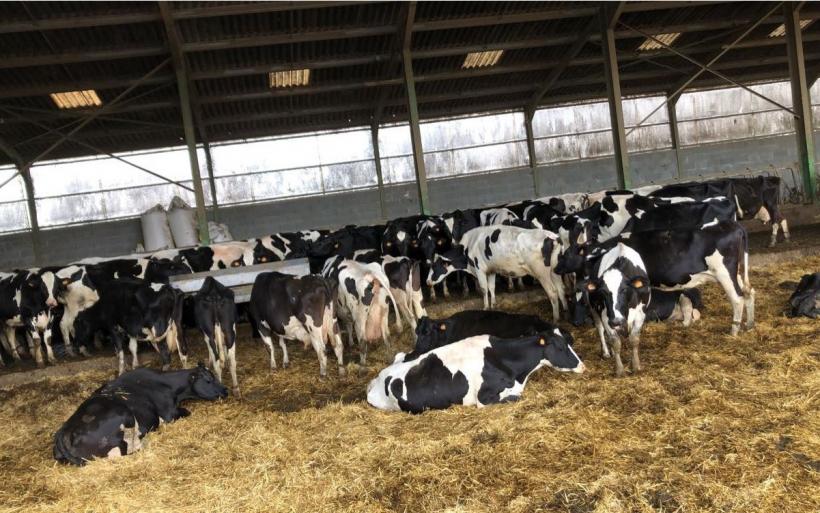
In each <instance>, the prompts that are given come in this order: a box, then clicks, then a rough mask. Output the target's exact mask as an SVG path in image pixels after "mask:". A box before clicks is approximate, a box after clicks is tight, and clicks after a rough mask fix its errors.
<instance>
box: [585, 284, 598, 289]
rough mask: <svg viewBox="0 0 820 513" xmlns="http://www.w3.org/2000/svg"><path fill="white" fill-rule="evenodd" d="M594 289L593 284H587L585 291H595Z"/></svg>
mask: <svg viewBox="0 0 820 513" xmlns="http://www.w3.org/2000/svg"><path fill="white" fill-rule="evenodd" d="M596 288H598V287H596V286H595V284H594V283H587V290H595V289H596Z"/></svg>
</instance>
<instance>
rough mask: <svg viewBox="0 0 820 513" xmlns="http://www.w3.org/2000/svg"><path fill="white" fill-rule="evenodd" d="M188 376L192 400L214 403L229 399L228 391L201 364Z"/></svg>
mask: <svg viewBox="0 0 820 513" xmlns="http://www.w3.org/2000/svg"><path fill="white" fill-rule="evenodd" d="M189 372H190V374H189V375H188V388H189V393H190V394H191V395H190V397H191V398H198V399H205V400H206V401H214V400H216V399H224V398H225V397H228V389H227V387H225V386H224V385H223V384H222V383H220V382H219V381H218V380H217V379H216V378H215V377H214V375H213V373H211V371H210V370H208V369H206V368H205V366H204V365H203V364H202V362H200V363H199V364H198V365H197V366H196V368H195V369H191V370H190V371H189Z"/></svg>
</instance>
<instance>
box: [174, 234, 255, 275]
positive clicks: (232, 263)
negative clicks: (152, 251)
mask: <svg viewBox="0 0 820 513" xmlns="http://www.w3.org/2000/svg"><path fill="white" fill-rule="evenodd" d="M255 246H256V244H255V243H252V242H246V241H234V242H224V243H221V244H214V245H212V246H197V247H195V248H186V249H181V250H179V255H180V256H181V257H182V258H183V259H184V260H185V263H187V264H188V266H189V267H190V268H191V270H192V271H193V272H195V273H199V272H203V271H216V270H219V269H227V268H229V267H242V266H245V265H253V263H254V248H255Z"/></svg>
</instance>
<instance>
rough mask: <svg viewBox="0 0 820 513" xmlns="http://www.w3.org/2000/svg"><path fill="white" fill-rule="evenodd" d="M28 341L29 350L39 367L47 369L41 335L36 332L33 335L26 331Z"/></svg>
mask: <svg viewBox="0 0 820 513" xmlns="http://www.w3.org/2000/svg"><path fill="white" fill-rule="evenodd" d="M26 339H27V340H28V348H29V352H31V355H32V356H33V357H34V361H35V362H37V367H45V366H46V364H45V363H44V362H43V348H42V345H41V343H40V335H39V334H37V332H36V331H35V332H34V333H33V334H32V333H31V332H30V331H28V330H26Z"/></svg>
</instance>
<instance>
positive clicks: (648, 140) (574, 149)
mask: <svg viewBox="0 0 820 513" xmlns="http://www.w3.org/2000/svg"><path fill="white" fill-rule="evenodd" d="M663 101H664V98H663V97H660V96H652V97H642V98H628V99H625V100H623V102H622V103H623V111H624V124H625V125H626V131H627V132H628V133H629V132H630V130H631V129H632V128H633V127H635V125H637V124H638V123H639V122H641V121H643V120H644V118H646V117H647V116H649V114H650V113H651V112H652V111H653V110H654V109H655V108H656V107H657V106H658V105H660V104H661V103H663ZM532 128H533V136H534V138H535V153H536V157H537V160H538V162H539V163H554V162H563V161H567V160H578V159H585V158H596V157H605V156H608V155H612V154H613V153H614V151H615V150H614V148H613V146H612V135H611V132H610V121H609V105H608V104H607V102H595V103H586V104H582V105H567V106H561V107H551V108H546V109H540V110H537V111H536V112H535V116H534V117H533V127H532ZM626 144H627V149H628V151H631V152H638V151H653V150H659V149H664V148H671V147H672V136H671V132H670V129H669V117H668V113H667V111H666V107H663V108H661V109H659V110H658V111H657V112H655V113H653V114H652V116H651V117H649V118H648V119H646V121H644V122H643V123H642V124H641V126H640V127H638V128H636V129H635V130H632V131H631V133H629V135H628V136H627V138H626Z"/></svg>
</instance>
